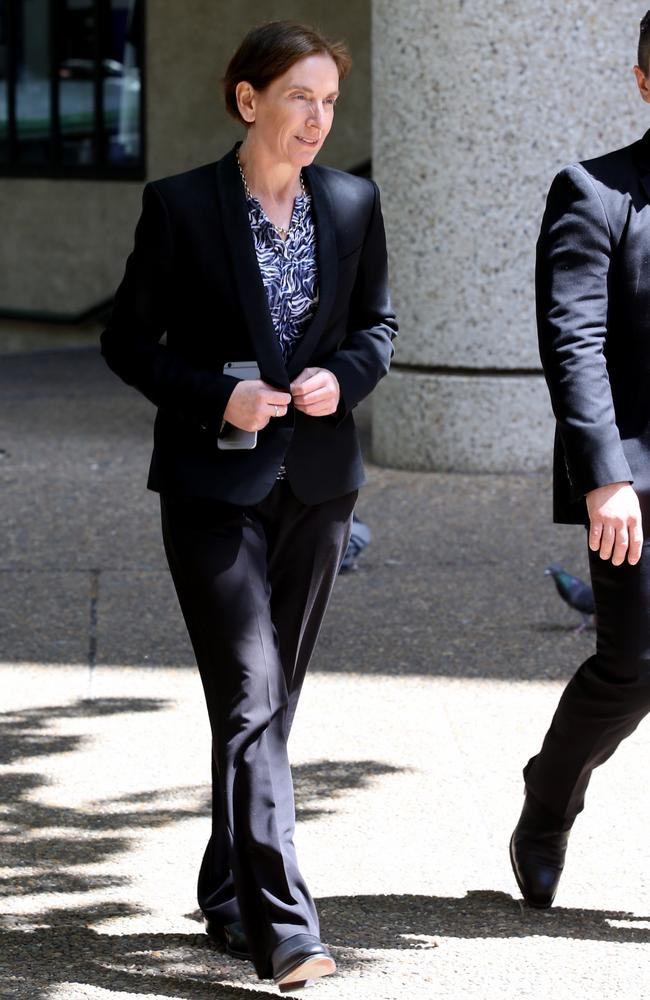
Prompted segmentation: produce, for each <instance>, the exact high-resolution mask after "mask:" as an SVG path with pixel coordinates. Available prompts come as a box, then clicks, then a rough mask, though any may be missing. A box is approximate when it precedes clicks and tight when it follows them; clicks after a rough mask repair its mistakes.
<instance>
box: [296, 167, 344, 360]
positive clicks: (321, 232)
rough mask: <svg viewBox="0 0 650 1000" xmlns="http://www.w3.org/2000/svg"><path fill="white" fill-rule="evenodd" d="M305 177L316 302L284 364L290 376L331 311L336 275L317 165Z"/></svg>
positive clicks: (326, 198) (328, 204)
mask: <svg viewBox="0 0 650 1000" xmlns="http://www.w3.org/2000/svg"><path fill="white" fill-rule="evenodd" d="M304 173H305V178H306V180H307V184H308V185H309V190H310V191H311V196H312V210H313V213H314V221H315V225H316V260H317V264H318V289H319V292H318V305H317V307H316V312H315V313H314V315H313V317H312V319H311V322H310V323H309V326H308V327H307V329H306V330H305V332H304V334H303V335H302V337H301V339H300V341H299V343H298V346H297V347H296V350H295V352H294V354H293V355H292V357H291V358H290V360H289V364H288V365H287V371H288V373H289V377H290V378H291V379H293V378H295V377H296V375H299V374H300V372H301V371H302V369H303V368H304V367H305V365H306V364H307V362H308V361H309V359H310V358H311V356H312V354H313V353H314V349H315V347H316V345H317V344H318V341H319V339H320V337H321V336H322V334H323V331H324V329H325V324H326V322H327V319H328V317H329V315H330V313H331V311H332V306H333V305H334V300H335V297H336V288H337V278H338V257H337V250H336V235H335V229H334V209H333V206H332V201H331V198H330V194H329V191H328V190H327V187H326V185H325V184H324V182H323V180H322V177H321V175H320V172H319V170H318V167H306V168H305V171H304Z"/></svg>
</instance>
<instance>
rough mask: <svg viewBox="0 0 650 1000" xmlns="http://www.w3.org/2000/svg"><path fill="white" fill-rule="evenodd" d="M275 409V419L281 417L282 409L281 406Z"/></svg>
mask: <svg viewBox="0 0 650 1000" xmlns="http://www.w3.org/2000/svg"><path fill="white" fill-rule="evenodd" d="M274 409H275V413H274V414H273V415H274V416H275V417H279V416H280V408H279V406H275V407H274Z"/></svg>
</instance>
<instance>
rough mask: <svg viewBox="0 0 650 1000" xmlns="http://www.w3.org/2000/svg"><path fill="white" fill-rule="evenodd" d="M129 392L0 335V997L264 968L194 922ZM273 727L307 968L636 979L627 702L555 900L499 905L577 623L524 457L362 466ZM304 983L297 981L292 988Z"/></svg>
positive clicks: (533, 979)
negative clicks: (320, 615)
mask: <svg viewBox="0 0 650 1000" xmlns="http://www.w3.org/2000/svg"><path fill="white" fill-rule="evenodd" d="M151 416H152V411H151V407H150V406H149V404H147V403H146V401H144V400H141V399H140V398H139V397H138V396H137V394H135V393H134V392H132V391H129V390H128V389H127V388H126V387H124V386H122V385H121V384H120V383H119V382H118V381H117V380H116V379H114V378H113V377H112V376H111V375H110V373H109V372H108V371H107V370H105V368H104V367H103V365H102V363H101V361H100V359H99V358H98V357H97V355H96V353H95V352H94V351H92V350H88V349H85V350H63V351H59V352H49V353H48V352H44V353H36V354H33V353H32V354H23V353H15V354H13V355H12V356H5V357H2V358H0V485H1V488H2V500H3V502H2V518H1V524H2V535H1V537H2V548H1V550H0V663H1V665H0V684H1V689H2V699H1V701H2V710H1V712H0V787H1V788H2V796H1V799H2V803H3V811H2V816H1V817H0V818H1V821H2V826H1V828H0V829H1V833H2V847H1V851H2V854H1V856H0V865H1V866H2V867H0V886H2V892H1V903H0V997H1V998H3V1000H4V998H5V997H12V998H16V1000H27V998H29V1000H32V998H39V1000H40V998H42V1000H77V998H82V997H83V998H92V1000H96V998H97V1000H100V998H101V1000H103V998H111V1000H114V998H122V997H136V996H137V997H139V998H159V997H168V998H169V997H171V998H179V1000H180V998H183V1000H184V998H188V1000H189V998H201V1000H203V998H205V1000H207V998H210V1000H214V998H219V1000H220V998H238V997H242V998H243V997H248V996H251V995H260V996H261V995H266V994H268V993H276V990H275V988H274V987H273V986H272V985H271V984H267V983H259V982H257V980H256V979H255V978H254V976H253V975H252V972H251V969H250V967H249V966H248V965H247V964H246V963H242V962H239V961H236V960H231V959H228V958H227V957H226V956H224V955H222V954H221V953H220V952H219V951H217V950H216V949H213V948H211V947H210V946H209V945H208V943H207V941H206V939H205V936H204V935H203V934H202V932H201V927H200V925H199V923H198V922H197V920H196V912H195V907H196V903H195V898H194V882H195V876H196V869H197V865H198V861H199V859H200V855H201V851H202V847H203V843H204V840H205V838H206V836H207V828H208V820H207V804H208V784H207V783H208V780H209V740H208V733H207V722H206V720H205V718H204V708H203V704H202V699H201V691H200V686H199V684H198V680H197V677H196V675H195V672H194V670H193V669H192V663H193V660H192V654H191V650H190V648H189V644H188V642H187V640H186V638H185V636H184V634H183V628H182V624H181V621H180V614H179V612H178V609H177V606H176V602H175V597H174V594H173V591H172V588H171V584H170V582H169V579H168V575H167V571H166V568H165V564H164V559H163V554H162V548H161V544H160V539H159V527H158V514H157V500H156V498H155V497H154V496H153V495H152V494H148V493H147V492H146V490H145V488H144V483H145V479H146V466H147V461H148V457H149V450H150V428H151ZM358 513H359V515H360V516H361V517H362V519H363V520H365V521H367V522H368V523H369V524H370V526H371V528H372V530H373V535H374V537H373V542H372V544H371V546H370V547H369V549H367V550H366V552H365V553H364V554H363V555H362V557H361V559H360V568H359V570H358V571H357V572H356V573H352V574H349V575H347V576H344V577H341V578H340V580H339V582H338V584H337V588H336V591H335V594H334V598H333V601H332V607H331V610H330V614H329V617H328V620H327V623H326V626H325V628H324V630H323V634H322V637H321V640H320V643H319V647H318V650H317V654H316V656H315V660H314V663H313V669H312V671H311V675H310V677H309V679H308V682H307V684H306V687H305V692H304V696H303V700H302V703H301V707H300V710H299V713H298V716H297V720H296V728H295V731H294V734H293V736H292V744H291V753H292V759H293V761H294V768H295V779H296V797H297V807H298V814H299V820H300V821H299V827H298V834H297V840H298V850H299V856H300V858H301V862H302V866H303V868H304V870H305V874H306V875H307V878H308V881H309V884H310V886H311V888H312V891H313V892H314V894H315V896H316V897H317V899H318V901H319V910H320V913H321V919H322V929H323V937H324V939H325V940H327V941H328V942H329V943H330V945H331V946H332V949H333V951H334V953H335V955H336V958H337V961H338V963H339V968H340V974H339V975H338V976H336V977H333V978H332V979H331V980H327V981H323V982H321V983H319V984H318V985H317V986H316V987H314V991H313V996H314V997H316V996H317V995H318V996H322V997H323V1000H326V998H327V997H332V998H334V997H336V998H341V1000H348V998H350V1000H351V998H353V997H354V998H366V997H367V998H377V1000H397V998H401V997H409V998H410V997H414V998H434V997H435V998H438V997H440V998H443V997H444V998H456V997H458V998H460V997H471V998H474V997H476V998H479V997H490V998H492V997H503V998H510V997H513V998H514V997H527V998H528V997H531V998H535V1000H537V998H538V997H539V998H540V1000H541V998H542V997H544V998H546V997H547V996H549V995H553V996H561V997H564V996H567V997H568V996H575V994H576V992H577V991H578V990H579V991H582V992H584V993H586V994H588V995H590V996H598V997H602V998H607V1000H608V998H614V997H619V996H625V997H626V998H637V997H639V998H640V997H643V996H645V995H646V993H647V989H646V981H647V979H648V973H649V972H650V950H649V948H648V944H649V943H650V901H649V898H648V889H649V885H648V882H649V879H648V862H647V858H648V851H647V839H648V836H647V830H648V828H649V827H650V803H649V802H648V796H647V794H646V784H647V783H646V780H645V771H646V767H647V762H648V759H649V750H650V731H649V730H648V727H647V726H642V727H641V729H640V730H639V731H638V732H637V733H636V734H635V735H634V736H633V737H632V738H631V739H630V740H629V741H628V742H627V743H626V744H625V745H624V747H622V748H621V750H620V751H619V752H618V754H617V755H616V757H615V758H614V759H613V760H612V761H610V762H609V763H608V764H607V765H606V767H605V768H603V769H602V770H601V771H600V772H598V773H597V775H596V777H595V779H594V781H593V783H592V788H591V790H590V794H589V800H588V809H587V810H586V811H585V813H584V815H583V816H582V817H581V818H580V819H579V821H578V823H577V824H576V828H575V830H574V833H573V835H572V840H571V847H570V854H569V859H568V863H567V869H566V872H565V875H564V878H563V881H562V885H561V889H560V893H559V895H558V900H557V906H556V907H555V908H554V909H553V910H552V911H550V912H549V913H531V912H530V911H528V910H526V909H525V908H523V907H522V905H521V903H520V901H519V896H518V891H517V889H516V885H515V883H514V879H513V877H512V874H511V872H510V869H509V865H508V858H507V841H508V836H509V833H510V831H511V828H512V826H513V824H514V822H515V821H516V818H517V815H518V811H519V808H520V805H521V789H522V785H521V778H520V771H521V767H522V765H523V763H524V762H525V761H526V759H527V758H528V756H530V755H531V754H532V753H533V752H535V750H536V749H537V747H538V745H539V742H540V739H541V737H542V735H543V732H544V730H545V727H546V725H547V723H548V721H549V717H550V713H551V712H552V710H553V707H554V705H555V702H556V700H557V697H558V695H559V692H560V691H561V688H562V684H563V682H564V681H565V680H566V678H568V676H570V673H571V671H572V670H573V669H574V668H575V666H577V665H578V663H579V662H580V660H581V659H582V658H584V657H585V656H586V655H589V653H590V651H591V649H592V647H593V641H594V638H593V632H588V633H586V634H584V635H580V636H577V635H575V633H574V628H575V626H576V625H577V624H578V621H579V618H578V617H577V616H574V615H573V614H572V613H571V612H570V611H569V610H568V609H567V608H565V606H564V605H563V604H562V603H561V602H560V600H559V598H558V597H557V595H556V594H555V591H554V588H553V586H552V584H551V582H550V581H549V580H548V579H546V578H544V576H543V570H544V567H545V566H546V565H547V564H548V563H549V562H551V561H557V562H561V563H564V564H565V565H567V566H568V567H569V568H570V569H572V570H573V571H574V572H578V573H579V574H582V575H584V574H585V572H586V559H585V555H584V551H583V546H584V537H583V534H584V533H583V532H582V530H581V529H580V528H568V527H557V526H553V525H552V524H551V522H550V478H549V476H548V475H527V476H508V477H497V476H476V477H467V476H453V475H433V474H432V475H424V474H409V473H403V472H394V471H391V470H385V469H379V468H376V467H373V466H370V467H369V484H368V486H367V487H366V489H365V490H364V491H363V492H362V495H361V498H360V501H359V506H358ZM309 995H310V996H311V995H312V994H311V993H310V994H309Z"/></svg>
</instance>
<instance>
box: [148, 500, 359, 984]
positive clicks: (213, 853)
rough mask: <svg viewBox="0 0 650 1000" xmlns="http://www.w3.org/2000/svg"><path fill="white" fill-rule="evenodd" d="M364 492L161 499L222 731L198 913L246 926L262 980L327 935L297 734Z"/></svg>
mask: <svg viewBox="0 0 650 1000" xmlns="http://www.w3.org/2000/svg"><path fill="white" fill-rule="evenodd" d="M356 498H357V493H356V492H354V493H350V494H347V495H346V496H343V497H337V498H336V499H334V500H330V501H327V502H325V503H322V504H318V505H315V506H305V505H304V504H302V503H300V502H299V501H298V500H297V499H296V497H295V496H294V495H293V493H292V492H291V488H290V486H289V484H288V482H287V481H286V480H280V481H278V482H277V483H276V484H275V486H274V487H273V489H272V490H271V492H270V494H269V495H268V496H267V497H266V498H265V499H264V500H263V501H261V503H258V504H255V505H254V506H251V507H237V506H233V505H231V504H227V503H222V502H221V501H217V500H210V499H202V498H190V499H187V498H183V499H180V498H172V497H169V496H165V497H161V511H162V529H163V541H164V545H165V552H166V554H167V560H168V563H169V568H170V570H171V574H172V578H173V581H174V586H175V588H176V593H177V595H178V599H179V602H180V605H181V610H182V612H183V617H184V618H185V623H186V625H187V630H188V632H189V635H190V639H191V641H192V645H193V648H194V653H195V655H196V660H197V664H198V667H199V672H200V675H201V681H202V683H203V688H204V692H205V698H206V702H207V708H208V714H209V718H210V725H211V729H212V834H211V837H210V840H209V841H208V845H207V847H206V850H205V854H204V857H203V863H202V865H201V870H200V874H199V883H198V899H199V906H200V907H201V909H202V910H203V912H204V913H205V914H206V916H209V917H210V918H212V919H213V920H214V921H215V922H217V923H221V924H226V923H230V922H232V921H234V920H239V919H241V921H242V923H243V925H244V929H245V931H246V935H247V938H248V941H249V946H250V950H251V955H252V959H253V962H254V965H255V968H256V971H257V973H258V975H259V976H260V977H262V978H268V977H270V976H271V966H270V956H271V952H272V951H273V949H274V948H275V947H276V946H277V945H278V944H279V943H280V942H281V941H283V940H285V939H286V938H288V937H291V936H292V935H294V934H300V933H309V934H316V935H318V933H319V925H318V916H317V914H316V908H315V906H314V902H313V900H312V897H311V895H310V893H309V890H308V888H307V885H306V884H305V881H304V879H303V877H302V875H301V874H300V870H299V868H298V862H297V858H296V852H295V848H294V843H293V835H294V827H295V810H294V799H293V785H292V780H291V770H290V767H289V759H288V756H287V738H288V736H289V731H290V729H291V723H292V721H293V717H294V713H295V710H296V706H297V702H298V696H299V694H300V689H301V686H302V683H303V680H304V677H305V672H306V670H307V666H308V663H309V659H310V657H311V654H312V651H313V649H314V645H315V643H316V638H317V636H318V632H319V629H320V626H321V622H322V620H323V616H324V614H325V610H326V607H327V603H328V600H329V597H330V594H331V591H332V587H333V585H334V582H335V580H336V576H337V573H338V568H339V565H340V562H341V559H342V558H343V554H344V552H345V549H346V546H347V543H348V539H349V536H350V529H351V521H352V510H353V508H354V504H355V501H356Z"/></svg>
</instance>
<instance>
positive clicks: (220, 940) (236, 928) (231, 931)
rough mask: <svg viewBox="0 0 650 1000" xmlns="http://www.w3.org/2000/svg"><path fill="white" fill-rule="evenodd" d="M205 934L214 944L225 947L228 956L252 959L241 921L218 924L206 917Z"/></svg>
mask: <svg viewBox="0 0 650 1000" xmlns="http://www.w3.org/2000/svg"><path fill="white" fill-rule="evenodd" d="M205 933H206V934H207V935H208V937H209V938H210V940H211V941H212V942H213V943H214V944H218V945H221V946H222V947H224V946H225V949H226V951H227V952H228V954H229V955H232V956H233V957H234V958H250V957H251V953H250V951H249V950H248V941H247V940H246V935H245V934H244V928H243V927H242V925H241V924H240V922H239V920H235V921H233V923H231V924H218V923H216V922H215V921H214V920H212V919H211V918H210V917H206V918H205Z"/></svg>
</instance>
